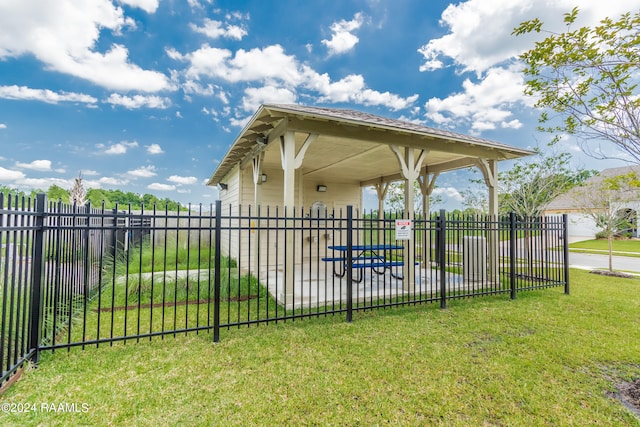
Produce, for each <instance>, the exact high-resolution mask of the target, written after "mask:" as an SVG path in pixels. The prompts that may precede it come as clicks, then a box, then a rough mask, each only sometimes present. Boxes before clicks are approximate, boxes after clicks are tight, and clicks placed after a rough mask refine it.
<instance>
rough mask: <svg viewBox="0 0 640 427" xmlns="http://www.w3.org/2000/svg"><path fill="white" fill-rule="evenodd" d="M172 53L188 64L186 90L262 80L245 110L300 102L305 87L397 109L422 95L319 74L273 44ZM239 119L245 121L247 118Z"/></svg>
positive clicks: (355, 77) (324, 98) (248, 93)
mask: <svg viewBox="0 0 640 427" xmlns="http://www.w3.org/2000/svg"><path fill="white" fill-rule="evenodd" d="M167 54H168V55H169V56H171V57H172V58H174V59H177V60H181V61H187V62H189V66H188V68H187V70H186V72H185V76H186V79H187V83H186V84H185V88H186V89H185V93H189V92H194V93H196V92H198V91H199V90H200V91H201V90H202V89H203V88H204V86H202V85H201V84H200V83H196V82H199V81H201V80H203V79H207V78H210V79H222V80H226V81H228V82H231V83H238V82H257V83H261V84H262V85H263V87H261V88H255V87H254V88H251V89H247V90H245V97H244V99H243V102H242V109H243V110H249V109H253V107H254V106H255V105H256V104H257V103H259V101H261V100H272V102H273V100H274V99H275V100H276V101H278V100H283V99H284V100H285V101H286V102H292V101H295V99H297V98H298V95H297V92H298V91H300V90H310V91H315V92H318V93H319V95H320V97H319V101H320V102H354V103H357V104H362V105H382V106H386V107H389V108H392V109H394V110H398V109H402V108H406V107H409V106H411V105H412V104H413V103H414V102H415V101H416V100H417V99H418V95H411V96H409V97H407V98H403V97H401V96H399V95H396V94H392V93H389V92H379V91H376V90H373V89H370V88H368V87H367V86H366V84H365V82H364V78H363V77H362V75H359V74H351V75H348V76H346V77H344V78H342V79H341V80H339V81H337V82H332V81H331V78H330V77H329V75H328V74H326V73H325V74H319V73H317V72H316V71H314V70H313V69H312V68H311V67H309V66H308V65H306V64H302V63H300V62H298V60H297V59H296V57H295V56H293V55H287V54H286V53H285V51H284V49H283V48H282V46H280V45H271V46H267V47H265V48H263V49H258V48H255V49H251V50H244V49H240V50H238V51H237V52H235V54H234V53H233V52H231V51H230V50H228V49H221V48H217V47H211V46H209V45H207V44H204V45H202V46H201V47H200V49H198V50H196V51H194V52H191V53H188V54H184V55H183V54H180V53H178V52H176V51H168V52H167ZM213 92H214V91H213V88H210V89H209V90H208V92H207V93H213ZM309 96H313V94H309ZM218 97H219V98H220V99H221V100H223V102H225V101H226V102H228V98H227V95H226V93H224V92H222V91H220V92H219V96H218ZM240 121H241V122H243V121H244V119H241V120H240Z"/></svg>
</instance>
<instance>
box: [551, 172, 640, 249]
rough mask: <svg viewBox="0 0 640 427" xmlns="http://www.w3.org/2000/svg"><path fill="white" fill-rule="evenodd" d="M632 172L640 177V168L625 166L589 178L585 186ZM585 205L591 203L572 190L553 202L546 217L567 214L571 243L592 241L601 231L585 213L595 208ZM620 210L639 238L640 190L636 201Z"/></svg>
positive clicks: (633, 234)
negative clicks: (586, 210) (627, 218)
mask: <svg viewBox="0 0 640 427" xmlns="http://www.w3.org/2000/svg"><path fill="white" fill-rule="evenodd" d="M631 172H635V173H636V174H638V176H640V166H623V167H619V168H611V169H604V170H603V171H602V172H600V174H599V175H597V176H593V177H591V178H589V179H588V180H587V181H586V182H585V184H589V183H598V182H601V181H602V180H603V179H605V178H612V177H616V176H620V175H625V174H628V173H631ZM585 203H589V202H588V201H586V200H581V199H580V197H579V196H578V193H577V190H576V189H572V190H569V191H568V192H567V193H565V194H563V195H561V196H560V197H558V198H556V199H555V200H554V201H553V202H551V203H550V204H549V206H547V208H546V210H545V211H544V215H558V214H567V216H568V219H569V223H568V233H569V236H568V238H569V241H570V242H571V241H580V240H590V239H593V238H595V236H596V233H598V231H600V230H599V229H598V227H597V226H596V224H595V222H594V220H593V219H592V218H590V217H589V216H587V215H586V214H585V213H584V212H583V210H584V209H589V208H592V207H593V206H587V205H586V204H585ZM620 210H621V211H622V212H620V214H624V215H627V216H628V217H629V219H630V222H631V229H630V232H631V235H632V237H636V238H637V237H639V236H638V220H639V219H640V218H639V214H640V189H638V190H636V197H635V200H633V201H632V202H630V203H629V204H628V205H626V206H624V207H622V208H621V209H620Z"/></svg>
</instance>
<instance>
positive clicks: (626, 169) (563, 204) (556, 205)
mask: <svg viewBox="0 0 640 427" xmlns="http://www.w3.org/2000/svg"><path fill="white" fill-rule="evenodd" d="M630 172H635V173H637V174H638V175H640V165H638V166H622V167H618V168H609V169H603V170H602V171H601V172H600V173H599V174H598V175H595V176H592V177H591V178H589V179H587V180H586V181H585V184H591V183H593V184H597V183H599V182H601V181H602V180H603V179H605V178H611V177H614V176H620V175H625V174H627V173H630ZM638 197H639V199H640V190H638ZM577 199H578V197H576V190H575V189H571V190H569V191H568V192H566V193H565V194H563V195H561V196H558V197H557V198H556V199H555V200H554V201H552V202H551V203H549V205H548V206H547V208H546V209H545V210H546V211H562V210H575V209H580V208H589V207H593V206H584V205H581V204H580V202H579V201H578V200H577Z"/></svg>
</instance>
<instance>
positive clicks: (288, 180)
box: [280, 131, 318, 308]
mask: <svg viewBox="0 0 640 427" xmlns="http://www.w3.org/2000/svg"><path fill="white" fill-rule="evenodd" d="M317 138H318V135H317V134H310V135H309V136H308V137H307V139H306V140H305V141H304V143H303V144H302V147H301V148H300V150H299V151H298V152H297V153H296V138H295V132H293V131H286V132H285V133H284V135H282V136H281V137H280V158H281V161H282V170H283V171H284V181H283V188H282V190H283V194H282V201H283V207H284V210H285V215H286V216H287V217H294V216H295V195H296V193H295V187H296V169H298V168H299V167H300V166H301V165H302V160H303V159H304V155H305V153H306V152H307V149H308V148H309V146H310V145H311V144H312V143H313V142H314V141H315V140H316V139H317ZM285 224H286V227H287V228H288V230H286V231H285V239H284V240H285V242H284V243H285V248H286V249H285V254H284V272H285V278H284V289H283V295H281V297H283V299H284V301H285V304H286V306H287V308H294V301H293V296H294V286H295V265H296V264H295V252H294V247H293V244H294V239H295V233H294V230H293V228H294V227H293V226H294V225H295V224H294V221H293V220H290V221H289V220H288V221H286V222H285Z"/></svg>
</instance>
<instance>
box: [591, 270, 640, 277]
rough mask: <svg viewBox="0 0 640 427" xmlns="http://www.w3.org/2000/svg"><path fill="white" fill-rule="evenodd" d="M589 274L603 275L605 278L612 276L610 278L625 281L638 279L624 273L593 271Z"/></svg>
mask: <svg viewBox="0 0 640 427" xmlns="http://www.w3.org/2000/svg"><path fill="white" fill-rule="evenodd" d="M589 273H591V274H601V275H603V276H610V277H622V278H624V279H635V277H636V276H634V275H633V274H628V273H622V272H621V271H608V270H591V271H590V272H589Z"/></svg>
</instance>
